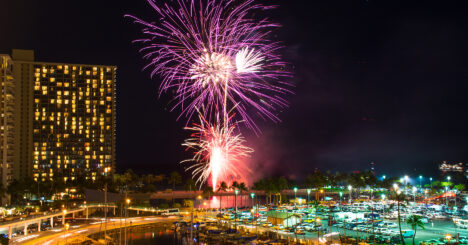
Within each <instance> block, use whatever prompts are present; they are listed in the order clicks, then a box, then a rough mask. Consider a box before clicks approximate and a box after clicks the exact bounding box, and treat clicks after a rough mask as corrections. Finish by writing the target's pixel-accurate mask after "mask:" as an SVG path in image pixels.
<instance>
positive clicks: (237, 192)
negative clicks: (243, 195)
mask: <svg viewBox="0 0 468 245" xmlns="http://www.w3.org/2000/svg"><path fill="white" fill-rule="evenodd" d="M234 194H235V198H234V204H235V206H236V213H235V215H234V217H235V219H234V224H236V226H235V230H236V231H237V194H239V190H238V189H235V190H234Z"/></svg>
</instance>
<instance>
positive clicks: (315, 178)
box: [306, 169, 327, 200]
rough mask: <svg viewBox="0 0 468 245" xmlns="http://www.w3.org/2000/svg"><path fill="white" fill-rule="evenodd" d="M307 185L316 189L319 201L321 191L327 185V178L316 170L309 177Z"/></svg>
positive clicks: (316, 198) (316, 196) (316, 197)
mask: <svg viewBox="0 0 468 245" xmlns="http://www.w3.org/2000/svg"><path fill="white" fill-rule="evenodd" d="M306 184H307V187H309V188H315V189H316V190H317V191H316V192H315V200H318V196H319V189H320V188H321V187H323V186H324V185H326V184H327V177H326V176H325V175H324V174H323V173H322V172H320V170H318V169H316V170H315V171H314V173H313V174H309V175H307V178H306Z"/></svg>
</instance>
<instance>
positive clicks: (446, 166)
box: [439, 161, 464, 173]
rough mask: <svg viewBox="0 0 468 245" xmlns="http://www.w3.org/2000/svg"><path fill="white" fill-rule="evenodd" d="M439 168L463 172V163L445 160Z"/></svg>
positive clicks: (444, 170) (446, 170) (445, 170)
mask: <svg viewBox="0 0 468 245" xmlns="http://www.w3.org/2000/svg"><path fill="white" fill-rule="evenodd" d="M439 170H440V171H442V172H444V173H445V172H463V170H464V166H463V163H456V164H449V163H447V161H443V162H442V164H440V166H439Z"/></svg>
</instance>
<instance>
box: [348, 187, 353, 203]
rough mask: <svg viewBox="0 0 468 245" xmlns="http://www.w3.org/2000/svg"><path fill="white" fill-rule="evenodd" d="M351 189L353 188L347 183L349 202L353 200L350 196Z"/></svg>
mask: <svg viewBox="0 0 468 245" xmlns="http://www.w3.org/2000/svg"><path fill="white" fill-rule="evenodd" d="M352 189H353V187H352V186H351V185H348V191H349V203H351V202H352V201H353V198H352V196H351V192H352Z"/></svg>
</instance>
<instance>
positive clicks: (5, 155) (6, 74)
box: [0, 54, 15, 187]
mask: <svg viewBox="0 0 468 245" xmlns="http://www.w3.org/2000/svg"><path fill="white" fill-rule="evenodd" d="M0 83H1V84H0V86H1V93H0V111H1V112H0V114H1V117H0V171H1V174H0V178H1V183H2V185H3V187H6V186H7V185H8V184H9V183H10V182H11V181H12V180H13V163H14V143H15V142H14V139H15V131H14V125H15V118H14V110H15V107H14V105H15V104H14V98H15V97H14V92H15V91H14V89H15V84H14V77H13V60H12V59H11V57H10V56H9V55H3V54H0Z"/></svg>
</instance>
